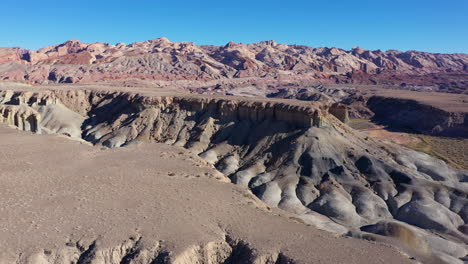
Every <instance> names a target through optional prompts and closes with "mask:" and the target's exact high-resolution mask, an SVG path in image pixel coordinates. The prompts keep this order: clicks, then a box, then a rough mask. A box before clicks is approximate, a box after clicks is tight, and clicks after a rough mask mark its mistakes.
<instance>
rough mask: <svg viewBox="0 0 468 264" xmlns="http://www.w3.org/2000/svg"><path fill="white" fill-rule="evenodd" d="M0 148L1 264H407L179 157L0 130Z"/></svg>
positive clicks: (150, 148)
mask: <svg viewBox="0 0 468 264" xmlns="http://www.w3.org/2000/svg"><path fill="white" fill-rule="evenodd" d="M0 146H1V147H0V157H1V159H0V168H2V169H1V173H0V186H2V192H1V199H0V211H1V214H0V238H1V239H0V247H1V248H2V253H1V255H0V256H1V260H2V261H1V262H2V263H61V262H74V263H117V262H120V263H140V262H138V261H142V262H144V261H145V260H146V261H147V262H151V261H152V260H157V261H156V262H155V263H160V262H158V261H163V260H165V259H170V260H171V261H173V263H199V262H203V263H221V262H223V260H225V261H227V262H226V263H245V262H247V261H253V260H256V261H257V262H255V263H289V262H288V261H291V263H414V261H411V260H409V259H408V257H405V256H404V255H401V254H400V253H399V252H398V251H397V250H396V249H395V248H394V247H390V246H388V245H383V244H380V243H375V242H369V241H364V240H358V239H353V238H342V237H337V236H335V235H333V234H331V233H328V232H324V231H320V230H316V229H315V228H313V227H310V226H307V225H305V224H303V223H299V222H298V221H296V220H294V218H293V217H292V216H291V215H289V214H288V213H286V212H284V211H281V210H278V209H274V208H272V209H270V208H268V207H267V206H265V205H264V204H263V203H262V202H261V201H259V200H258V199H257V198H255V196H253V195H252V194H251V192H250V191H249V190H248V189H247V188H245V187H241V186H238V185H233V184H231V183H227V181H228V180H227V178H225V177H224V176H223V175H222V174H220V173H219V172H217V171H216V170H214V169H212V168H210V167H209V165H208V164H207V163H206V162H205V161H203V160H202V159H200V158H199V157H197V156H195V155H193V154H191V153H189V152H188V151H187V150H185V149H183V148H177V147H173V146H168V145H165V144H156V143H154V144H135V145H131V146H128V147H123V148H115V149H101V148H99V147H94V146H90V145H88V144H85V143H83V142H78V141H73V140H70V139H69V138H65V137H61V136H56V135H34V134H32V133H30V132H23V131H18V130H16V129H14V128H10V127H7V126H5V125H3V124H2V125H0ZM70 161H73V162H70ZM244 261H245V262H244ZM161 263H162V262H161Z"/></svg>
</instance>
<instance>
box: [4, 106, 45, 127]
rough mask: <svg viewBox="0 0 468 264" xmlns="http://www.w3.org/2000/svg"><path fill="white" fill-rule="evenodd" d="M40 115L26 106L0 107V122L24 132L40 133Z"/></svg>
mask: <svg viewBox="0 0 468 264" xmlns="http://www.w3.org/2000/svg"><path fill="white" fill-rule="evenodd" d="M40 121H41V115H40V114H39V113H38V112H37V111H35V110H34V109H32V108H30V107H28V106H16V105H0V122H2V123H6V124H7V125H10V126H15V127H17V128H19V129H21V130H24V131H31V132H35V133H40V128H39V123H40Z"/></svg>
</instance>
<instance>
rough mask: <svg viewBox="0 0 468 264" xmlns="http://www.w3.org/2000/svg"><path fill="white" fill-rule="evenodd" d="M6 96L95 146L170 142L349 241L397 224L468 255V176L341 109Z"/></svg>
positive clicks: (447, 255)
mask: <svg viewBox="0 0 468 264" xmlns="http://www.w3.org/2000/svg"><path fill="white" fill-rule="evenodd" d="M3 94H4V95H3V97H4V98H7V97H8V98H10V99H9V100H4V102H6V103H8V104H13V102H25V105H24V106H28V107H31V108H33V109H35V107H38V106H35V105H34V103H31V102H43V101H47V102H49V103H46V105H43V106H42V107H49V108H51V107H52V105H60V107H63V108H62V109H61V110H60V111H50V112H49V116H54V115H56V114H57V113H63V112H64V111H70V112H73V113H75V114H76V115H79V116H82V117H83V119H76V120H77V122H76V124H80V126H79V131H80V133H79V137H80V138H82V139H83V140H86V141H88V142H91V143H92V144H95V145H101V146H105V147H109V148H113V147H121V146H127V145H130V144H135V143H141V142H163V143H166V144H170V145H174V146H181V147H184V148H187V149H189V150H190V151H191V152H193V153H195V154H198V155H199V156H200V157H202V158H203V159H205V160H206V161H207V162H209V163H210V164H212V165H213V166H214V167H215V168H217V169H218V170H219V171H220V172H222V173H223V174H224V175H226V176H228V177H229V178H230V179H231V181H232V182H233V183H236V184H239V185H243V186H247V187H249V188H250V189H251V190H252V192H253V193H254V194H255V195H257V196H258V197H259V198H260V199H261V200H263V201H264V202H265V203H266V204H267V205H268V206H271V207H279V208H281V209H284V210H286V211H289V212H291V213H294V214H295V215H296V217H297V218H298V219H300V221H303V222H305V223H308V224H311V225H314V226H317V227H319V228H322V229H325V230H329V231H332V232H336V233H340V234H347V233H348V234H350V235H354V233H353V231H354V230H357V229H360V228H362V231H364V232H367V231H369V232H371V233H376V234H377V235H378V236H381V237H382V236H383V237H385V236H393V237H394V238H395V239H397V240H398V239H401V240H404V239H407V236H404V235H403V236H400V237H398V236H394V235H393V234H394V233H392V232H391V230H387V231H375V230H380V228H383V227H389V228H393V227H392V225H382V226H383V227H382V226H379V227H378V228H377V227H376V229H371V228H363V227H364V226H369V225H374V224H375V223H379V222H381V221H388V220H397V221H401V222H404V223H406V224H408V225H411V228H412V229H414V230H419V231H417V232H423V230H426V231H424V232H432V233H434V234H437V236H439V237H441V239H443V240H446V241H451V242H450V243H453V245H456V246H455V247H456V248H457V249H456V250H454V251H450V250H448V249H447V250H445V249H444V250H440V248H438V246H437V243H433V244H428V249H427V250H426V251H425V252H426V253H425V257H434V258H435V257H437V258H439V259H442V260H443V259H453V258H455V259H463V258H464V257H465V256H466V255H467V253H468V249H467V248H466V243H467V242H468V236H467V233H466V232H467V229H466V228H465V225H466V221H467V219H468V218H467V212H466V209H467V208H468V203H467V200H466V196H467V193H468V186H466V182H467V181H468V174H467V173H466V172H464V171H458V170H455V169H452V168H450V167H449V166H448V165H447V164H446V163H444V162H443V161H441V160H437V159H435V158H432V157H430V156H428V155H426V154H423V153H419V152H415V151H411V150H406V149H402V148H399V147H397V146H392V145H386V144H383V143H380V142H377V141H374V140H372V139H369V138H367V137H365V136H364V135H361V134H360V133H357V132H355V131H353V130H352V129H350V128H349V127H347V126H346V125H344V124H343V123H342V122H340V121H339V120H338V119H337V118H336V117H334V115H332V114H329V113H328V111H327V109H328V110H329V111H330V109H337V110H336V111H335V112H336V113H335V114H337V115H338V116H341V117H344V118H345V117H346V112H345V111H343V109H345V108H343V107H341V106H339V105H335V107H332V108H328V107H327V106H326V105H323V104H321V103H319V102H316V103H310V102H300V101H289V102H287V103H286V102H284V101H278V100H267V99H262V100H256V99H247V98H246V99H242V100H241V99H234V98H233V99H228V98H220V97H206V96H191V97H188V96H151V95H143V94H140V95H137V94H132V93H122V92H100V91H94V90H93V91H86V90H75V91H67V90H57V91H41V92H36V93H30V92H3ZM6 94H8V96H6ZM38 109H40V107H39V108H38ZM65 109H67V110H65ZM333 111H334V110H332V112H333ZM54 119H55V120H58V121H57V122H55V123H60V122H59V121H60V118H58V117H57V118H54ZM80 122H81V123H80ZM75 127H76V126H75ZM44 128H46V129H49V130H51V127H50V126H49V125H47V124H45V125H44ZM58 131H60V130H58ZM77 134H78V133H77ZM70 136H72V135H70ZM366 230H367V231H366ZM369 232H367V234H366V236H368V235H369V234H368V233H369ZM366 236H363V237H366ZM403 242H404V241H403ZM403 242H402V243H400V245H402V246H403V247H407V245H406V244H405V243H403ZM407 248H408V247H407ZM410 250H411V249H410Z"/></svg>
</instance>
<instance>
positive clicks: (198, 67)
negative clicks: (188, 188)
mask: <svg viewBox="0 0 468 264" xmlns="http://www.w3.org/2000/svg"><path fill="white" fill-rule="evenodd" d="M3 50H4V51H2V50H0V63H4V64H3V65H2V67H0V79H1V80H15V81H28V82H31V83H57V82H60V83H70V82H73V83H74V82H82V83H84V82H93V81H98V80H113V79H126V78H139V79H147V80H219V79H231V78H247V77H250V78H251V77H255V78H280V77H285V76H287V77H288V78H296V79H299V80H301V79H306V80H320V81H322V82H325V83H327V82H329V83H364V84H393V85H401V86H402V87H406V86H414V85H428V86H434V85H436V86H437V87H440V88H441V89H442V88H443V89H444V90H449V91H450V90H451V89H452V91H457V92H459V91H460V89H463V87H464V86H465V84H466V78H467V70H468V68H467V67H466V65H468V55H466V54H434V53H427V52H418V51H407V52H400V51H395V50H389V51H387V52H382V51H380V50H376V51H370V50H364V49H361V48H353V49H352V50H342V49H338V48H326V47H323V48H312V47H308V46H299V45H285V44H278V43H276V42H274V41H265V42H259V43H252V44H239V43H234V42H230V43H228V44H227V45H225V46H197V45H195V44H193V43H190V42H180V43H173V42H170V41H169V40H167V39H165V38H159V39H155V40H148V41H144V42H136V43H132V44H130V45H125V44H122V43H119V44H116V45H110V44H107V43H82V42H80V41H78V40H70V41H67V42H65V43H62V44H59V45H54V46H49V47H45V48H42V49H39V50H37V51H23V50H20V49H17V50H14V49H3ZM434 77H435V78H434ZM434 80H436V81H434Z"/></svg>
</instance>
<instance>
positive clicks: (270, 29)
mask: <svg viewBox="0 0 468 264" xmlns="http://www.w3.org/2000/svg"><path fill="white" fill-rule="evenodd" d="M0 23H1V25H2V26H1V27H0V46H2V47H5V46H10V47H11V46H21V47H24V48H29V49H37V48H40V47H43V46H46V45H52V44H58V43H62V42H64V41H66V40H68V39H72V38H76V39H79V40H81V41H84V42H95V41H100V42H108V43H111V44H115V43H117V42H124V43H131V42H135V41H142V40H148V39H154V38H158V37H162V36H164V37H167V38H169V39H170V40H171V41H192V42H195V43H197V44H215V45H222V44H225V43H227V42H229V41H230V40H233V41H235V42H242V43H250V42H257V41H261V40H270V39H273V40H276V41H278V42H281V43H287V44H301V45H309V46H313V47H321V46H336V47H339V48H344V49H350V48H352V47H353V46H360V47H363V48H366V49H382V50H387V49H399V50H422V51H430V52H444V53H456V52H463V53H468V0H444V1H442V0H437V1H435V0H426V1H421V0H393V1H390V0H374V1H367V0H366V1H363V0H355V1H341V0H335V1H332V0H328V1H327V0H321V1H315V0H289V1H288V0H283V1H278V0H269V1H267V0H237V1H223V0H218V1H214V0H192V1H185V0H179V1H174V0H172V1H171V0H151V1H150V0H133V1H130V0H113V1H108V0H94V1H90V0H79V1H68V0H66V1H65V0H60V1H58V0H42V1H39V0H35V1H33V0H26V1H25V0H23V1H22V0H14V1H13V0H2V1H1V2H0Z"/></svg>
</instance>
